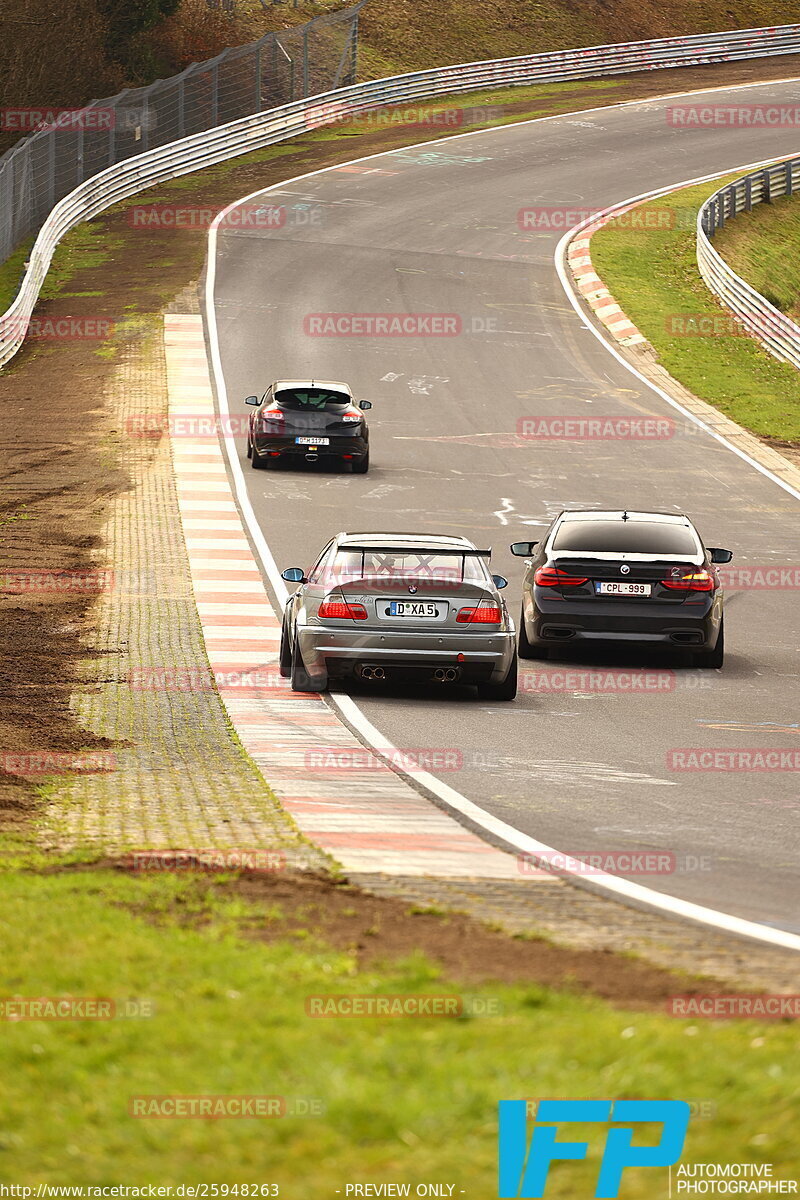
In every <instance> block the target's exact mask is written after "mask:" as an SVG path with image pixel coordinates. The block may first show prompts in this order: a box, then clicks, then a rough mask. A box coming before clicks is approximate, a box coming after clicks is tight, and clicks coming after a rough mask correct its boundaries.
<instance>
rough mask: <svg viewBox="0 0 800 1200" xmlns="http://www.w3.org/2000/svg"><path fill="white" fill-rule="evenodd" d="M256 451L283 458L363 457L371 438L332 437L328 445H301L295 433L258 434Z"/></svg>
mask: <svg viewBox="0 0 800 1200" xmlns="http://www.w3.org/2000/svg"><path fill="white" fill-rule="evenodd" d="M254 440H255V448H256V451H257V452H258V453H259V454H261V455H267V454H272V455H276V454H278V455H280V457H281V458H284V457H285V458H292V459H302V460H304V461H308V460H309V459H314V458H317V459H324V458H335V459H342V458H353V459H358V458H363V457H364V455H365V454H366V453H367V451H368V450H369V438H365V437H347V436H345V437H332V438H331V439H330V445H328V446H299V445H298V444H297V442H296V441H295V435H294V434H292V435H291V436H287V437H273V436H272V435H271V434H256V437H255V439H254Z"/></svg>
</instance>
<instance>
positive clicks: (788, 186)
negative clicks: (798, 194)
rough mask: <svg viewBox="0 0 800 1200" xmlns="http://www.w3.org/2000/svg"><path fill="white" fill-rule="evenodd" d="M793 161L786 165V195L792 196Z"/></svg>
mask: <svg viewBox="0 0 800 1200" xmlns="http://www.w3.org/2000/svg"><path fill="white" fill-rule="evenodd" d="M792 165H793V164H792V161H791V159H790V160H789V162H787V164H786V195H787V196H791V194H792V191H793V188H792Z"/></svg>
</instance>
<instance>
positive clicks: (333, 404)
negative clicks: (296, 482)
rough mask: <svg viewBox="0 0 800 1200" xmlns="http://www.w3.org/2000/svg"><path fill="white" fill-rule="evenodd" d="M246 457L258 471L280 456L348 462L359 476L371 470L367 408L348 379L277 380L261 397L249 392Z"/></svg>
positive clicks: (288, 458) (279, 458)
mask: <svg viewBox="0 0 800 1200" xmlns="http://www.w3.org/2000/svg"><path fill="white" fill-rule="evenodd" d="M245 404H250V405H251V406H252V407H253V408H254V409H255V410H256V411H254V412H253V413H251V414H250V420H249V422H248V430H247V457H248V458H249V459H250V465H251V466H252V467H253V468H254V469H255V470H260V469H266V468H268V467H272V466H275V465H276V464H277V463H279V462H280V461H281V460H283V461H287V460H288V461H291V462H308V463H315V462H319V461H320V460H321V459H322V460H327V461H329V462H339V463H342V464H345V465H346V464H348V463H349V465H350V467H351V469H352V470H353V471H354V472H355V473H356V474H357V475H364V474H366V472H367V471H368V470H369V428H368V426H367V421H366V418H365V416H364V410H366V409H369V408H372V405H371V404H370V402H369V400H361V401H360V402H359V403H358V404H356V403H355V401H354V399H353V393H352V391H351V390H350V388H349V387H348V385H347V384H346V383H336V382H333V381H331V380H327V379H279V380H277V381H276V382H275V383H272V384H270V386H269V387H268V388H267V390H266V392H265V393H264V395H263V396H261V397H258V396H248V397H247V398H246V400H245Z"/></svg>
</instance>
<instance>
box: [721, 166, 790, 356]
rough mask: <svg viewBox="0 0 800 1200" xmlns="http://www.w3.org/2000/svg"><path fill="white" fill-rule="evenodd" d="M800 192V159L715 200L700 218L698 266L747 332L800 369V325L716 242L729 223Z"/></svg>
mask: <svg viewBox="0 0 800 1200" xmlns="http://www.w3.org/2000/svg"><path fill="white" fill-rule="evenodd" d="M797 191H800V158H792V159H788V160H787V161H785V162H779V163H774V164H773V165H772V166H769V167H763V168H759V170H757V171H751V172H750V174H749V175H743V176H742V178H741V179H737V180H735V181H734V182H733V183H729V184H727V185H726V186H725V187H723V188H720V189H719V191H717V192H714V194H713V196H709V198H708V200H706V202H705V204H704V205H703V206H702V208H701V209H700V212H699V213H698V215H697V265H698V267H699V268H700V274H701V275H702V277H703V279H704V280H705V282H706V284H707V285H708V287H709V288H710V289H711V291H712V292H713V293H714V295H715V296H717V298H718V299H720V300H721V301H722V303H723V304H724V305H726V306H727V307H728V308H729V309H730V310H731V312H733V313H734V314H735V316H736V318H737V320H738V321H739V322H740V323H741V325H742V327H743V329H744V330H746V331H747V332H748V333H751V334H753V336H754V337H756V338H758V340H759V341H760V342H761V343H762V344H763V345H764V346H765V348H766V349H767V350H769V352H770V353H771V354H773V355H774V356H775V358H779V359H780V360H781V361H782V362H788V363H791V364H792V366H793V367H796V368H797V369H798V370H800V326H798V325H795V323H794V321H792V320H790V318H789V317H787V316H785V315H784V314H783V313H782V312H781V311H780V309H778V308H776V307H775V306H774V305H773V304H770V302H769V300H767V299H766V298H765V297H764V296H762V295H761V293H760V292H757V291H756V289H755V288H754V287H751V285H750V284H749V283H747V282H746V281H745V280H744V279H742V278H741V277H740V276H739V275H737V274H736V272H735V271H732V270H731V268H730V267H729V266H728V264H727V263H726V262H725V259H724V258H723V257H722V255H721V254H719V252H718V251H717V250H715V249H714V247H713V246H712V244H711V239H712V238H713V236H714V234H715V233H716V232H717V230H718V229H722V228H724V226H725V223H726V222H727V221H731V220H734V219H735V218H736V217H737V216H738V215H739V213H742V212H750V211H751V209H752V207H753V205H754V204H769V203H771V201H773V200H777V199H778V198H779V197H780V196H792V195H794V194H795V192H797Z"/></svg>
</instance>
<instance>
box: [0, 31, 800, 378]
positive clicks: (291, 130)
mask: <svg viewBox="0 0 800 1200" xmlns="http://www.w3.org/2000/svg"><path fill="white" fill-rule="evenodd" d="M797 52H800V25H782V26H777V27H774V28H770V29H747V30H733V31H728V32H722V33H714V34H700V35H696V36H691V37H680V38H661V39H659V40H656V41H645V42H626V43H621V44H618V45H611V46H588V47H583V48H580V49H575V50H559V51H554V52H552V53H547V54H529V55H521V56H519V57H517V58H507V59H495V60H490V61H486V62H476V63H462V64H459V65H456V66H452V67H440V68H434V69H433V70H427V71H416V72H411V73H409V74H407V75H396V76H393V77H391V78H388V79H378V80H371V81H369V82H367V83H360V84H353V85H352V86H350V87H343V88H338V89H336V90H333V91H329V92H326V93H323V94H321V95H318V96H312V97H311V98H309V99H307V100H299V101H295V102H294V103H291V104H285V105H283V106H282V107H279V108H274V109H272V110H270V111H268V112H260V113H253V114H252V115H250V116H247V117H243V118H241V119H239V120H235V121H230V122H228V123H227V124H224V125H217V126H216V127H215V128H213V129H208V130H204V131H202V132H201V133H197V134H193V135H191V136H189V137H183V138H181V139H180V140H177V141H173V142H170V143H167V144H166V145H163V146H159V147H158V148H156V149H154V150H148V151H147V152H146V153H143V154H139V155H137V156H135V157H133V158H128V159H127V160H126V161H124V162H122V163H117V164H116V165H114V166H112V167H107V168H106V169H105V170H102V171H99V172H98V173H97V174H95V175H93V176H92V177H91V178H89V179H87V180H86V181H85V182H83V183H81V184H79V186H77V187H76V188H75V189H74V190H73V191H71V192H69V193H68V195H66V196H65V197H64V198H63V199H62V200H60V201H59V202H58V203H57V204H56V205H55V207H54V208H53V209H52V212H51V213H50V215H49V216H48V217H47V219H46V220H45V222H44V224H43V225H42V228H41V230H40V232H39V235H38V237H37V239H36V242H35V244H34V246H33V249H32V251H31V255H30V260H29V263H28V264H27V269H26V273H25V276H24V278H23V281H22V284H21V286H20V290H19V292H18V294H17V296H16V299H15V300H14V302H13V304H12V305H11V307H10V308H9V309H8V311H7V312H6V313H5V314H4V315H3V316H2V317H0V366H2V365H4V364H5V363H7V362H8V361H9V359H11V358H12V357H13V356H14V354H16V352H17V350H18V349H19V347H20V346H21V345H22V342H23V341H24V338H25V333H26V330H27V328H28V324H29V321H30V317H31V314H32V312H33V309H34V306H35V304H36V300H37V297H38V295H39V291H40V288H41V286H42V282H43V280H44V278H45V275H46V273H47V270H48V268H49V266H50V262H51V260H52V257H53V253H54V251H55V248H56V246H57V245H58V242H59V241H60V240H61V238H62V237H64V235H65V234H66V233H68V232H69V230H70V229H72V228H73V227H74V226H75V225H78V224H79V223H80V222H81V221H85V220H88V219H89V218H90V217H93V216H96V215H97V214H98V213H100V212H102V211H103V210H104V209H106V208H109V207H111V205H113V204H116V203H117V202H118V201H120V200H124V199H127V198H128V197H130V196H132V195H135V194H136V192H138V191H141V190H143V189H144V188H148V187H151V186H152V185H153V184H156V183H161V182H163V181H164V180H168V179H173V178H175V177H177V176H179V175H184V174H187V173H189V172H191V171H196V170H198V169H199V168H201V167H206V166H213V165H214V164H215V163H219V162H223V161H225V160H226V159H230V158H235V157H237V156H238V155H242V154H247V153H249V152H250V151H252V150H259V149H261V148H263V147H265V146H270V145H273V144H275V143H276V142H282V141H285V140H287V139H288V138H291V137H294V136H296V135H297V134H299V133H304V132H308V131H310V130H313V129H317V128H319V127H320V126H323V125H329V124H332V123H334V122H336V121H341V120H343V119H345V118H347V117H351V116H355V115H357V114H359V113H363V112H367V111H369V110H371V109H376V108H382V107H384V106H392V105H397V104H408V103H409V102H410V101H414V100H419V99H431V98H435V97H436V96H446V95H452V94H457V93H460V92H470V91H477V90H483V89H488V88H493V87H501V86H502V87H520V86H524V85H526V84H531V83H542V82H548V81H556V80H571V79H591V78H595V77H597V76H601V75H618V74H625V73H630V72H634V71H645V70H657V69H664V68H667V67H681V66H694V65H698V64H704V63H714V62H728V61H734V60H739V59H748V58H760V57H767V56H772V55H779V54H794V53H797Z"/></svg>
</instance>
